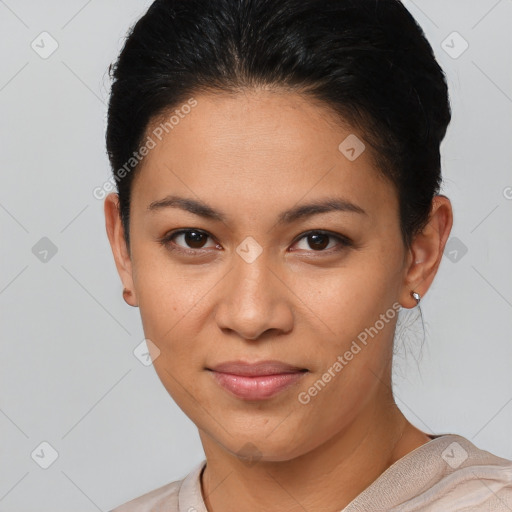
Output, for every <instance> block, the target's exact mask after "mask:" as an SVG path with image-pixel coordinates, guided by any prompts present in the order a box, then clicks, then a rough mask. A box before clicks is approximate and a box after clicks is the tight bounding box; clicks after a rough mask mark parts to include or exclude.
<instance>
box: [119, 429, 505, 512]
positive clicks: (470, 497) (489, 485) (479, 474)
mask: <svg viewBox="0 0 512 512" xmlns="http://www.w3.org/2000/svg"><path fill="white" fill-rule="evenodd" d="M431 437H433V439H432V441H429V442H427V443H426V444H424V445H422V446H419V447H418V448H416V449H415V450H413V451H412V452H409V453H408V454H407V455H405V456H404V457H402V458H401V459H399V460H397V461H396V462H395V463H394V464H392V465H391V466H390V467H389V468H388V469H387V470H386V471H384V473H382V474H381V475H380V476H379V477H378V478H377V479H376V480H375V481H374V482H373V483H372V484H371V485H370V486H369V487H367V488H366V489H365V490H364V491H363V492H362V493H361V494H359V495H358V496H357V497H356V498H355V499H354V500H352V501H351V502H350V503H349V504H348V505H347V506H346V507H345V508H344V509H343V510H342V511H340V512H415V511H420V510H421V511H422V512H455V511H460V512H462V511H464V512H469V511H475V512H476V511H478V512H491V511H494V512H498V511H503V512H511V511H512V461H510V460H507V459H502V458H500V457H497V456H495V455H492V454H491V453H489V452H486V451H484V450H480V449H478V448H477V447H476V446H475V445H473V444H472V443H471V442H470V441H468V440H467V439H465V438H464V437H461V436H458V435H454V434H445V435H440V436H431ZM205 465H206V461H205V460H204V461H202V462H201V463H200V464H199V465H198V466H196V468H195V469H193V470H192V471H191V472H190V473H189V474H188V475H187V476H186V477H185V478H184V479H183V480H179V481H176V482H172V483H170V484H167V485H164V486H163V487H160V488H158V489H155V490H154V491H151V492H149V493H148V494H144V495H143V496H141V497H139V498H137V499H134V500H132V501H130V502H128V503H125V504H124V505H122V506H120V507H117V508H115V509H114V510H112V511H110V512H208V511H207V509H206V506H205V504H204V501H203V498H202V493H201V481H200V475H201V472H202V470H203V468H204V467H205Z"/></svg>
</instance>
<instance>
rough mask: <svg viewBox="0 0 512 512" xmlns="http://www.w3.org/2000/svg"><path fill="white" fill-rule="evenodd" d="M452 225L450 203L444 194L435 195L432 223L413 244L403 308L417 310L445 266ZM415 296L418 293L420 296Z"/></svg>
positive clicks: (406, 276)
mask: <svg viewBox="0 0 512 512" xmlns="http://www.w3.org/2000/svg"><path fill="white" fill-rule="evenodd" d="M452 224H453V212H452V207H451V202H450V200H449V199H448V198H447V197H446V196H443V195H437V196H435V197H434V199H433V201H432V207H431V211H430V217H429V221H428V223H427V224H426V226H425V227H424V228H423V230H422V231H421V232H420V233H418V234H417V235H416V236H415V237H414V239H413V241H412V242H411V247H410V249H409V256H408V258H407V261H408V264H407V268H406V275H405V280H404V285H403V290H402V293H401V301H400V302H401V304H402V305H403V307H405V308H413V307H415V306H416V305H417V304H418V303H419V301H418V298H420V299H421V297H423V296H424V295H425V293H426V292H427V290H428V289H429V288H430V285H431V284H432V281H433V280H434V277H435V275H436V273H437V270H438V268H439V265H440V263H441V259H442V257H443V251H444V248H445V245H446V241H447V240H448V236H449V235H450V231H451V228H452ZM413 293H416V294H418V297H416V296H414V295H413Z"/></svg>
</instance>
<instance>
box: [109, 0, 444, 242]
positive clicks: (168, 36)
mask: <svg viewBox="0 0 512 512" xmlns="http://www.w3.org/2000/svg"><path fill="white" fill-rule="evenodd" d="M110 72H111V77H112V79H113V83H112V89H111V95H110V103H109V109H108V125H107V132H106V142H107V151H108V155H109V159H110V163H111V166H112V170H113V172H114V177H115V179H116V182H117V189H118V192H119V199H120V214H121V218H122V221H123V227H124V231H125V239H126V242H127V244H128V246H129V213H130V193H131V186H132V182H133V178H134V173H135V171H136V169H137V167H138V166H136V165H135V166H134V167H133V169H134V170H133V172H128V173H126V172H125V173H123V175H124V176H123V178H122V179H120V175H119V174H118V175H116V172H117V170H119V169H121V168H122V167H123V166H125V169H126V162H127V161H129V160H130V158H131V157H132V156H133V153H134V152H135V151H137V149H138V148H139V147H140V146H141V145H142V143H143V140H144V138H145V137H146V134H147V129H148V128H149V126H150V125H151V123H152V122H153V121H154V120H155V119H157V118H159V117H160V116H162V115H163V114H165V113H166V112H168V111H169V110H171V109H173V108H176V107H177V106H179V105H180V104H181V103H186V101H187V99H189V98H190V97H191V95H193V94H196V93H199V92H209V91H226V92H237V91H241V90H244V89H250V88H257V87H267V88H269V87H270V88H276V89H277V88H284V89H285V90H290V91H296V92H301V93H304V94H306V95H309V97H311V98H315V99H317V100H320V101H321V102H323V103H324V104H325V105H326V106H327V107H329V108H330V109H331V110H332V111H333V112H334V113H335V114H338V115H340V116H341V118H342V120H345V121H347V122H348V123H349V124H350V125H352V126H354V127H355V128H358V129H359V131H360V133H361V136H362V137H363V138H364V140H365V142H367V143H369V144H370V146H371V147H372V148H373V152H372V153H373V155H374V157H375V161H376V163H377V167H378V169H379V170H380V172H381V173H382V174H383V175H384V176H385V177H387V178H388V179H390V180H391V181H392V182H393V183H394V184H395V186H396V188H397V191H398V197H399V205H400V206H399V207H400V227H401V232H402V238H403V240H404V243H405V244H406V245H407V246H409V244H410V242H411V240H412V238H413V236H414V235H415V234H416V233H418V232H419V231H421V229H422V228H423V227H424V226H425V224H426V222H427V221H428V218H429V214H430V208H431V204H432V199H433V197H434V195H436V194H437V193H439V187H440V185H441V164H440V154H439V146H440V143H441V141H442V139H443V137H444V135H445V133H446V129H447V126H448V124H449V122H450V118H451V110H450V104H449V99H448V88H447V84H446V80H445V76H444V73H443V71H442V70H441V68H440V67H439V65H438V64H437V62H436V60H435V57H434V54H433V51H432V48H431V46H430V44H429V43H428V41H427V40H426V38H425V35H424V33H423V31H422V29H421V28H420V26H419V25H418V24H417V23H416V22H415V20H414V18H413V17H412V16H411V14H410V13H409V12H408V11H407V9H406V8H405V7H404V6H403V5H402V3H401V2H400V1H398V0H156V1H155V2H154V3H153V4H152V5H151V6H150V8H149V9H148V11H147V13H146V14H145V15H144V16H143V17H142V18H141V19H140V20H139V21H138V22H137V23H136V24H135V25H134V26H133V28H132V29H131V30H130V33H129V34H128V36H127V39H126V42H125V44H124V47H123V49H122V51H121V53H120V55H119V58H118V60H117V62H116V63H115V64H114V65H113V66H111V67H110ZM340 142H341V141H340Z"/></svg>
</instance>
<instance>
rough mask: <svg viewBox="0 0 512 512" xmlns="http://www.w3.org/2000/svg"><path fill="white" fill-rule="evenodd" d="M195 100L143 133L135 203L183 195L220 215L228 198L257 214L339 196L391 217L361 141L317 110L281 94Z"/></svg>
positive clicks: (385, 189) (390, 201)
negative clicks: (145, 149) (147, 143)
mask: <svg viewBox="0 0 512 512" xmlns="http://www.w3.org/2000/svg"><path fill="white" fill-rule="evenodd" d="M193 99H194V102H195V105H194V106H193V107H192V108H181V109H180V106H179V105H178V106H176V107H175V108H174V110H173V111H172V112H170V113H166V114H165V115H163V116H162V117H160V118H159V119H158V120H155V121H154V122H153V123H152V124H151V125H150V126H149V127H148V130H147V134H146V136H148V137H150V138H152V139H153V140H154V143H155V145H154V148H153V149H151V150H150V151H149V153H148V154H147V156H145V157H144V159H143V161H142V163H141V166H140V168H139V170H138V173H137V175H136V180H135V181H134V184H133V200H134V201H137V203H140V204H141V205H142V204H145V205H148V204H150V203H151V202H153V201H155V200H158V199H159V198H161V197H162V196H163V195H165V194H169V193H181V195H183V194H184V193H185V194H186V195H188V196H196V197H201V198H205V199H206V198H208V199H211V201H217V204H220V203H221V201H222V203H223V204H224V206H225V207H224V208H223V209H224V210H225V209H227V208H229V203H227V204H226V202H225V201H226V198H230V199H231V201H233V200H234V199H237V203H238V204H237V208H240V207H241V205H242V204H243V207H244V208H246V209H249V208H253V209H254V211H255V212H256V211H261V208H262V207H265V205H267V206H268V205H270V204H272V205H274V204H278V203H282V202H283V201H285V202H290V201H291V202H293V203H296V202H298V201H300V200H301V198H307V199H314V197H315V195H322V196H323V195H325V194H326V193H329V194H331V195H332V194H333V193H336V192H338V193H339V194H340V195H341V196H343V197H350V199H351V200H353V201H354V202H358V201H359V202H360V203H362V204H365V205H366V206H364V208H365V209H367V207H369V208H368V209H369V210H372V209H374V210H379V206H381V207H387V208H395V207H396V197H395V190H394V187H393V186H392V185H391V184H390V183H389V182H388V181H387V180H384V179H383V178H382V176H381V175H380V173H379V172H378V170H377V169H376V167H375V163H374V158H373V155H372V153H371V150H370V148H369V146H368V145H365V144H364V142H363V141H364V136H363V135H362V134H360V133H357V132H356V131H355V130H354V129H353V128H351V127H350V125H348V124H346V123H345V124H342V123H341V122H340V121H339V118H337V117H336V116H335V114H334V113H333V112H332V111H330V110H329V109H328V108H327V107H326V106H324V105H323V104H321V103H319V102H317V101H314V100H311V99H309V98H308V97H306V96H303V95H300V94H298V93H290V92H284V91H279V92H278V91H251V92H244V93H236V94H227V93H225V94H219V93H216V94H213V93H212V94H201V95H197V96H194V97H193ZM189 104H190V102H189ZM192 104H194V103H192ZM184 105H185V103H184ZM181 107H183V106H181ZM211 201H209V202H211ZM370 203H373V208H370ZM377 213H378V212H377Z"/></svg>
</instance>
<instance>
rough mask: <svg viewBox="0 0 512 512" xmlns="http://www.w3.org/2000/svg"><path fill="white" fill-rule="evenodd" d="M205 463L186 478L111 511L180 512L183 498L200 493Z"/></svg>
mask: <svg viewBox="0 0 512 512" xmlns="http://www.w3.org/2000/svg"><path fill="white" fill-rule="evenodd" d="M204 464H205V461H203V462H201V464H199V465H198V466H196V467H195V468H194V469H193V470H192V471H191V472H190V473H189V474H188V475H187V476H186V477H185V478H183V479H181V480H176V481H174V482H171V483H169V484H166V485H163V486H162V487H158V488H157V489H154V490H152V491H150V492H148V493H146V494H143V495H142V496H139V497H138V498H135V499H133V500H131V501H128V502H127V503H124V504H123V505H120V506H118V507H116V508H114V509H112V510H111V511H110V512H179V510H180V506H179V505H180V501H181V498H185V497H186V498H187V499H190V498H191V497H192V496H191V495H192V494H194V495H195V494H197V493H200V480H199V475H200V473H201V470H202V468H203V467H204ZM184 493H186V494H187V496H185V495H184Z"/></svg>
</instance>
